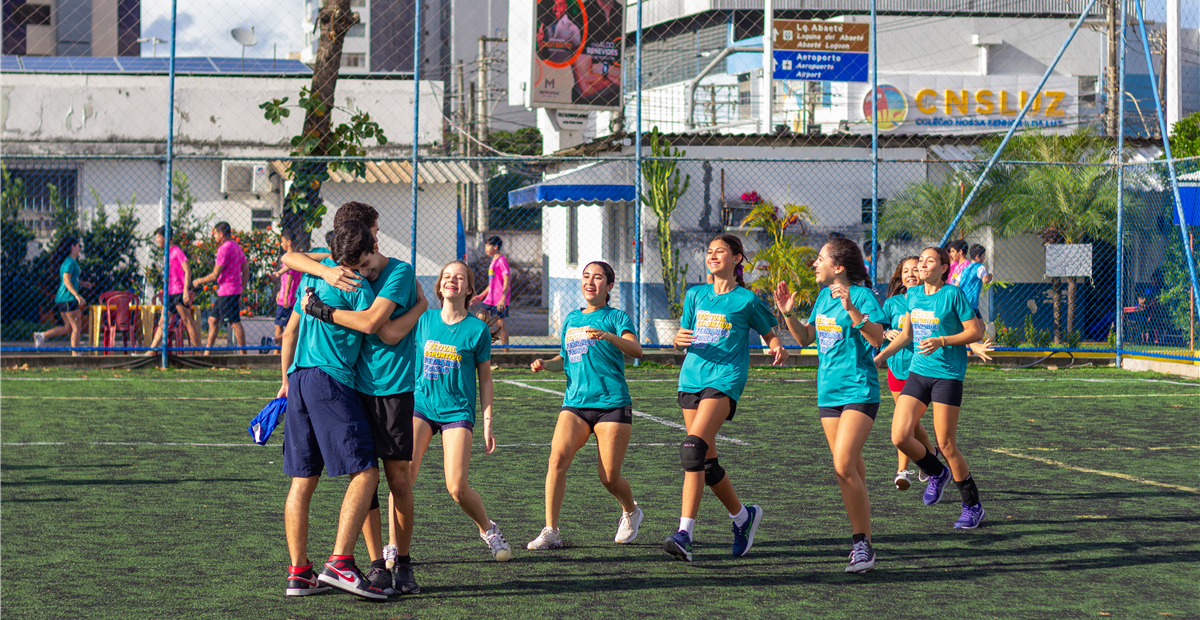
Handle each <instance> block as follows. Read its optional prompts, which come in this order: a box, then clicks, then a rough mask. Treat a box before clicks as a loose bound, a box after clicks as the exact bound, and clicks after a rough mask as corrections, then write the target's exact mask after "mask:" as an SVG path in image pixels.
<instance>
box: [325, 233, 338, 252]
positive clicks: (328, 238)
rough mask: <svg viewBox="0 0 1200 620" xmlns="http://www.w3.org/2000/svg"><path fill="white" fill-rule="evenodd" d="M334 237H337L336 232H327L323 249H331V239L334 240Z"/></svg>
mask: <svg viewBox="0 0 1200 620" xmlns="http://www.w3.org/2000/svg"><path fill="white" fill-rule="evenodd" d="M335 236H337V232H336V231H332V230H331V231H329V232H327V233H325V247H326V248H331V247H333V238H334V237H335Z"/></svg>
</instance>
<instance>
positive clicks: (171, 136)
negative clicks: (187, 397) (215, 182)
mask: <svg viewBox="0 0 1200 620" xmlns="http://www.w3.org/2000/svg"><path fill="white" fill-rule="evenodd" d="M178 11H179V1H178V0H171V55H170V57H169V58H168V61H167V81H168V86H167V91H168V94H167V101H168V103H167V154H166V166H165V172H166V176H167V178H166V179H165V180H164V181H163V184H164V185H165V186H166V189H165V190H164V191H163V235H164V236H163V242H164V243H163V282H162V319H161V321H162V356H161V358H160V362H161V363H162V367H163V368H166V367H167V341H168V338H167V323H168V322H169V321H170V316H171V312H170V310H169V306H170V299H171V296H170V295H168V294H167V291H168V290H169V284H170V282H171V194H172V192H171V189H172V187H171V185H172V181H173V178H172V177H173V176H174V175H175V39H176V38H178V37H177V35H178V32H179V30H178V22H177V16H178ZM190 285H191V282H184V283H183V286H184V287H185V288H186V287H188V286H190ZM193 344H199V343H193Z"/></svg>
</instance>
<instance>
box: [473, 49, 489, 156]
mask: <svg viewBox="0 0 1200 620" xmlns="http://www.w3.org/2000/svg"><path fill="white" fill-rule="evenodd" d="M489 40H490V39H488V38H487V37H486V36H481V37H479V67H478V75H477V77H476V78H475V79H476V82H477V83H478V84H479V100H478V102H477V103H478V104H479V110H478V111H477V112H476V113H475V118H476V119H477V120H476V122H475V133H476V136H475V137H476V138H478V139H479V141H480V142H483V143H485V144H486V143H487V135H488V110H487V104H488V99H489V97H488V55H487V44H488V41H489Z"/></svg>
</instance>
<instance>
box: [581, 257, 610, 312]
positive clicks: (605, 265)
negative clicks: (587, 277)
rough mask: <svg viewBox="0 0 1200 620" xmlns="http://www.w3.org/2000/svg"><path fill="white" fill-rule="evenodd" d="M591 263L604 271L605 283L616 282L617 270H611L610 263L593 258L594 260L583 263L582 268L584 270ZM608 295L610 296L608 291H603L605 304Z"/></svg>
mask: <svg viewBox="0 0 1200 620" xmlns="http://www.w3.org/2000/svg"><path fill="white" fill-rule="evenodd" d="M592 265H596V266H597V267H599V268H600V271H603V272H604V279H605V280H606V282H605V284H616V283H617V272H616V271H615V270H613V268H612V265H610V264H608V263H606V262H604V261H602V260H594V261H592V262H590V263H588V264H586V265H584V266H583V269H584V270H585V271H586V270H587V268H588V267H591V266H592ZM610 297H611V295H609V294H608V291H605V292H604V303H606V304H607V303H608V300H609V298H610Z"/></svg>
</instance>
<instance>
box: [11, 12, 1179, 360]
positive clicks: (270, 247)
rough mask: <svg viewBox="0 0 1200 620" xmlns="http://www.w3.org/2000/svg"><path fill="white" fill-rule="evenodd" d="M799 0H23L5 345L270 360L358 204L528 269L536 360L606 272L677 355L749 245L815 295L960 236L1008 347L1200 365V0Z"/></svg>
mask: <svg viewBox="0 0 1200 620" xmlns="http://www.w3.org/2000/svg"><path fill="white" fill-rule="evenodd" d="M772 4H773V5H774V6H773V8H768V10H770V11H771V12H770V13H768V12H766V11H764V7H763V6H757V5H756V6H750V5H746V6H744V7H743V6H742V5H738V7H739V8H729V7H726V6H724V5H718V4H717V3H708V4H705V3H701V4H699V5H697V4H695V3H685V2H682V1H681V0H671V1H668V2H663V3H654V4H646V5H642V4H639V3H627V4H622V3H617V2H609V1H608V0H568V1H564V0H511V1H510V2H508V3H493V2H482V1H479V2H472V1H469V0H456V2H455V3H453V4H452V3H451V2H450V0H444V1H441V2H433V3H414V2H400V1H395V0H325V1H323V2H318V1H316V0H309V1H308V2H306V3H303V5H301V4H299V3H297V4H296V6H283V5H280V6H278V7H273V8H270V9H263V8H261V7H254V6H244V5H238V4H235V3H230V4H228V5H225V4H222V5H220V6H219V7H215V8H218V9H219V10H214V6H212V5H210V4H206V5H204V6H203V7H201V6H200V5H195V4H194V3H191V2H187V1H179V2H171V3H168V2H165V1H164V2H159V3H149V2H145V3H141V4H138V3H136V2H134V3H132V4H129V3H125V2H120V3H114V4H113V5H112V6H109V5H108V4H104V3H99V2H96V3H90V4H84V3H67V2H59V3H58V4H55V5H34V4H23V5H19V6H18V5H13V6H10V5H9V4H5V8H4V13H3V19H4V26H5V28H4V56H3V64H2V66H0V71H3V74H4V94H3V98H4V99H3V100H4V118H3V138H4V144H3V152H2V153H3V167H4V174H5V176H4V182H3V183H4V188H3V191H4V195H3V208H4V211H3V233H4V238H3V260H4V263H3V304H2V305H3V317H2V329H3V334H2V338H3V347H4V350H5V351H6V352H16V351H26V350H32V349H34V348H45V349H46V350H48V351H52V352H57V353H60V354H65V353H66V351H68V350H69V351H72V352H74V353H84V354H101V353H116V352H123V353H128V352H134V351H141V352H147V353H148V352H149V351H150V349H151V348H152V347H158V346H162V345H165V346H167V347H169V348H170V349H171V350H172V352H173V353H179V354H197V353H200V352H201V351H205V352H207V351H208V350H213V351H226V352H228V351H229V350H241V351H246V352H251V353H257V352H263V353H271V352H273V351H275V350H276V348H275V339H276V338H277V336H278V331H277V327H276V324H275V323H276V321H275V310H276V306H277V305H279V304H280V302H281V301H290V300H289V299H288V298H287V295H286V294H284V295H283V296H281V295H280V288H281V286H282V285H283V284H282V283H285V282H286V279H287V278H289V277H290V276H288V275H286V273H285V270H284V269H282V268H281V265H280V261H279V259H280V255H281V253H282V250H283V247H284V245H283V243H284V242H283V240H282V238H281V233H284V232H289V235H288V236H289V241H288V243H292V241H295V242H296V245H297V247H300V248H303V247H307V248H309V249H312V248H319V247H321V246H328V243H326V235H327V234H328V233H329V232H330V231H331V229H332V225H333V213H334V211H335V210H336V209H337V207H338V206H340V205H342V204H344V203H346V202H351V201H358V202H364V203H367V204H370V205H373V206H375V207H376V209H377V210H378V211H379V213H380V220H379V234H378V241H379V250H380V252H382V253H383V254H385V255H387V256H391V257H396V258H399V259H401V260H404V261H406V262H411V263H413V265H414V268H415V270H416V274H417V279H418V281H419V282H420V283H421V285H422V287H423V289H424V291H425V292H426V294H427V295H428V296H429V298H430V300H431V302H433V303H436V300H434V299H433V290H434V284H435V281H436V279H437V276H438V273H439V272H440V270H441V267H442V266H443V265H444V264H445V263H447V262H448V261H450V260H454V259H461V260H465V261H466V262H467V263H468V264H469V265H471V266H472V268H473V269H474V270H475V274H476V280H477V281H478V282H479V283H480V287H482V286H488V287H489V289H498V293H496V294H495V295H490V296H489V299H488V301H489V302H498V303H494V304H493V305H497V306H500V307H501V308H500V309H501V311H502V314H505V315H506V316H505V317H504V319H503V334H502V336H503V339H504V342H503V343H502V344H506V345H508V348H510V349H512V348H520V347H545V346H556V345H557V343H558V340H559V333H560V328H561V324H562V320H563V319H564V317H565V316H566V314H567V313H569V312H570V311H571V310H572V309H574V308H577V307H579V306H580V305H582V303H583V302H582V296H581V294H580V290H579V288H580V285H579V276H580V272H581V271H582V268H583V267H584V266H585V265H586V264H587V263H588V262H589V261H592V260H604V261H607V262H609V263H610V264H611V265H612V266H613V267H614V268H615V270H616V274H617V279H618V285H617V286H616V287H615V288H614V290H613V294H612V302H611V303H612V304H613V305H615V306H617V307H620V308H622V309H624V310H625V311H626V312H628V313H629V314H630V315H631V317H633V318H634V320H635V324H636V325H637V326H638V328H639V331H640V334H639V335H640V336H641V338H642V340H643V341H644V342H645V343H647V344H649V345H661V346H665V344H666V343H668V342H669V341H670V335H671V334H672V333H673V330H674V323H673V320H677V319H678V313H679V310H680V307H679V304H680V303H681V301H682V296H683V294H684V292H685V291H686V290H687V288H688V287H690V286H694V285H697V284H702V283H704V282H705V278H706V275H707V271H706V268H705V265H704V260H703V259H704V250H705V247H706V244H707V243H708V241H710V240H711V239H712V238H713V236H715V235H717V234H723V233H731V234H735V235H738V236H739V237H741V238H742V240H743V241H744V243H745V247H746V251H747V254H748V256H747V259H748V265H750V266H752V267H753V268H752V269H751V270H750V271H749V276H748V281H749V286H750V287H752V288H754V289H755V290H756V291H758V292H760V293H761V294H762V295H763V296H764V299H766V296H767V295H768V293H767V290H768V288H769V286H770V285H771V284H773V283H775V282H777V281H780V280H787V281H789V282H791V284H792V286H793V288H795V289H796V290H798V291H800V292H801V293H802V294H801V298H802V299H806V300H809V302H810V303H811V300H812V299H813V298H814V297H815V295H816V294H817V286H816V284H815V283H814V282H813V279H812V272H811V269H809V267H808V265H809V263H811V261H812V259H813V257H814V256H815V254H816V252H817V250H818V249H819V248H820V247H821V245H822V244H823V243H824V241H825V240H826V239H828V238H829V237H830V235H842V236H845V237H848V238H851V239H853V240H855V241H856V242H858V243H859V244H860V246H861V247H863V248H864V250H867V251H868V253H869V258H870V259H871V261H872V263H873V274H874V279H875V286H876V290H877V292H878V293H879V295H880V297H881V298H883V297H885V296H887V295H888V284H889V281H890V280H891V279H892V277H893V275H894V273H895V272H896V271H897V268H898V267H901V266H902V265H903V262H904V259H905V258H906V257H908V256H912V255H916V254H919V253H920V251H921V250H922V249H923V248H925V247H928V246H947V247H950V248H951V249H953V251H954V256H955V259H956V264H955V267H954V277H955V282H956V283H957V284H958V285H959V286H960V287H962V288H964V290H965V291H967V293H968V296H969V297H970V298H972V299H973V300H976V303H977V304H978V311H979V313H980V316H981V317H982V319H983V321H984V323H985V325H986V326H987V333H988V335H989V336H990V337H992V338H993V339H994V340H995V341H996V343H997V345H999V346H1000V347H1001V348H1002V349H1017V350H1020V349H1025V350H1029V351H1061V350H1082V351H1093V352H1096V353H1105V352H1108V353H1115V352H1119V353H1121V354H1130V355H1141V356H1150V357H1161V358H1171V359H1174V358H1179V359H1187V360H1195V359H1197V358H1196V353H1195V351H1196V348H1195V323H1196V317H1197V314H1196V308H1195V295H1194V293H1193V290H1192V287H1193V284H1194V283H1195V280H1194V259H1193V258H1192V257H1194V252H1190V253H1189V252H1187V251H1185V250H1186V249H1187V248H1186V247H1185V242H1184V235H1185V234H1186V235H1187V243H1189V244H1193V245H1192V246H1191V249H1192V250H1194V249H1195V248H1196V246H1195V245H1194V243H1195V242H1194V239H1193V236H1194V235H1193V233H1194V232H1195V228H1196V225H1197V224H1198V223H1200V216H1197V214H1196V213H1197V208H1196V206H1195V203H1196V193H1197V189H1196V188H1197V186H1200V178H1198V177H1197V175H1198V174H1200V164H1198V163H1197V161H1198V160H1197V159H1196V157H1195V156H1196V155H1200V153H1198V152H1196V151H1197V148H1198V147H1197V146H1196V145H1197V144H1200V122H1197V121H1196V120H1194V119H1195V117H1192V120H1184V121H1181V122H1178V123H1176V124H1175V126H1174V128H1173V129H1171V128H1168V131H1167V132H1166V133H1167V134H1168V136H1170V137H1172V138H1173V141H1172V142H1171V145H1172V146H1173V147H1174V149H1175V151H1174V152H1173V153H1172V155H1174V157H1175V160H1174V161H1175V171H1174V174H1172V172H1171V170H1170V169H1169V168H1170V167H1169V166H1168V165H1167V164H1166V163H1165V162H1166V161H1167V160H1166V159H1165V156H1166V150H1165V148H1164V147H1165V144H1164V135H1163V133H1164V132H1163V130H1162V124H1160V121H1159V116H1160V108H1161V114H1162V115H1163V116H1164V121H1163V124H1165V119H1166V118H1173V119H1182V118H1185V117H1186V116H1187V115H1188V114H1193V113H1196V112H1197V111H1200V30H1198V26H1200V24H1198V23H1197V22H1198V21H1200V8H1198V7H1196V6H1194V5H1191V4H1187V3H1184V4H1185V5H1186V6H1182V8H1181V9H1179V8H1176V7H1177V5H1175V4H1172V2H1169V1H1166V0H1160V1H1158V2H1151V3H1149V4H1148V6H1146V7H1144V8H1143V7H1142V6H1141V5H1140V3H1138V2H1136V1H1135V0H1130V1H1128V2H1127V4H1126V5H1125V6H1121V5H1120V3H1119V2H1116V1H1102V2H1092V3H1090V4H1086V5H1078V6H1077V5H1075V4H1071V5H1069V6H1068V4H1067V3H1062V2H1051V1H1049V0H1022V1H1020V2H1003V3H988V6H985V7H979V6H976V4H978V3H969V4H965V3H962V2H958V1H957V0H946V1H945V2H933V3H929V2H909V1H907V0H895V1H888V2H883V3H879V7H878V12H877V14H875V15H873V14H872V12H871V8H870V7H869V6H867V5H866V3H846V2H838V1H835V0H829V1H827V2H821V3H816V4H814V3H803V6H801V3H786V2H785V3H780V2H774V3H772ZM817 5H819V6H817ZM860 5H861V6H860ZM43 6H44V7H45V10H43V9H42V8H38V7H43ZM202 9H203V10H202ZM1139 15H1144V16H1145V20H1144V22H1145V23H1144V24H1139V20H1138V19H1137V17H1138V16H1139ZM768 20H770V23H771V24H772V28H771V35H772V36H771V37H769V38H764V36H763V35H764V32H766V31H767V29H766V28H765V24H766V23H767V22H768ZM873 22H874V23H873ZM1122 23H1124V24H1125V26H1124V27H1121V24H1122ZM1172 24H1179V25H1180V26H1179V27H1178V28H1172V27H1171V26H1172ZM227 33H228V34H227ZM131 37H132V38H131ZM872 52H875V53H872ZM172 67H173V68H172ZM764 67H768V68H769V69H770V71H769V72H768V73H769V75H767V74H766V73H765V72H764ZM1163 102H1165V107H1163ZM1014 127H1015V130H1014V131H1013V132H1012V135H1011V136H1008V135H1007V134H1008V133H1009V129H1010V128H1014ZM873 134H877V135H878V138H877V139H876V138H874V137H873ZM639 139H640V140H641V142H640V143H639V142H638V141H639ZM1118 142H1120V143H1121V144H1120V145H1118ZM637 144H640V145H641V146H640V148H638V147H637V146H635V145H637ZM168 177H170V179H171V180H170V182H168ZM1173 179H1174V181H1173ZM168 188H169V189H168ZM1176 188H1178V192H1179V194H1178V195H1179V199H1180V203H1181V204H1180V205H1178V206H1177V205H1176V199H1175V195H1176ZM1181 211H1182V213H1183V218H1184V221H1183V223H1182V224H1181V223H1180V221H1179V213H1180V212H1181ZM168 216H169V217H168ZM219 223H227V224H228V226H229V233H228V234H227V235H226V234H224V233H216V234H215V233H214V227H216V228H218V229H221V230H223V227H222V226H218V224H219ZM168 224H169V227H170V236H171V239H170V243H164V245H168V246H175V247H178V248H179V250H181V252H182V254H184V255H186V260H182V259H179V260H173V261H171V267H169V269H168V267H167V264H166V261H165V259H164V255H163V249H162V248H160V247H159V243H158V241H157V240H156V235H155V231H156V230H157V229H158V228H159V227H160V226H167V225H168ZM291 232H297V233H298V234H296V235H292V234H290V233H291ZM75 240H78V241H79V243H74V241H75ZM229 240H232V241H233V242H234V243H236V244H237V245H238V247H239V248H240V250H241V253H242V254H244V256H245V264H246V265H247V267H246V269H245V271H244V274H242V276H241V277H240V278H234V279H236V280H238V282H237V283H236V284H235V283H233V282H231V281H230V282H227V281H229V280H231V278H230V275H231V274H230V273H229V272H225V270H224V267H222V269H221V271H222V272H223V273H224V277H220V276H218V277H211V278H210V276H213V275H214V271H215V267H216V265H217V264H218V256H219V255H220V256H221V259H220V262H222V263H224V264H230V263H226V262H225V254H226V252H225V251H222V245H223V244H225V243H227V242H228V241H229ZM164 241H165V240H164ZM184 266H186V269H187V271H186V277H185V274H184V273H181V271H182V270H183V268H184ZM76 271H77V272H78V273H77V274H76ZM64 274H65V276H66V280H65V281H64ZM164 276H165V277H164ZM164 281H167V282H168V286H167V288H168V289H169V291H168V293H169V294H170V295H180V296H181V297H171V298H170V299H168V300H167V306H168V313H167V314H168V320H167V329H166V332H167V333H166V335H165V336H163V335H161V334H160V335H158V336H156V334H155V332H156V329H161V326H160V325H159V323H160V322H161V317H162V314H163V312H162V307H163V303H164V299H163V293H162V289H163V282H164ZM238 286H240V293H239V294H240V300H239V305H238V309H237V312H236V314H237V316H238V320H235V321H231V320H230V319H231V318H232V317H231V316H229V309H228V308H225V307H220V308H218V307H217V305H218V302H217V300H216V298H217V297H218V296H221V297H224V296H225V295H226V293H228V292H229V291H233V290H235V289H237V288H238ZM223 287H225V288H223ZM285 293H286V291H285ZM180 301H182V302H185V303H176V302H180ZM214 309H215V310H219V311H223V312H224V315H223V316H221V317H219V320H217V319H212V318H210V315H211V314H213V311H214ZM220 313H221V312H218V314H220ZM234 323H236V324H237V327H236V328H234V327H232V324H234ZM210 332H211V334H210ZM43 338H44V340H43Z"/></svg>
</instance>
